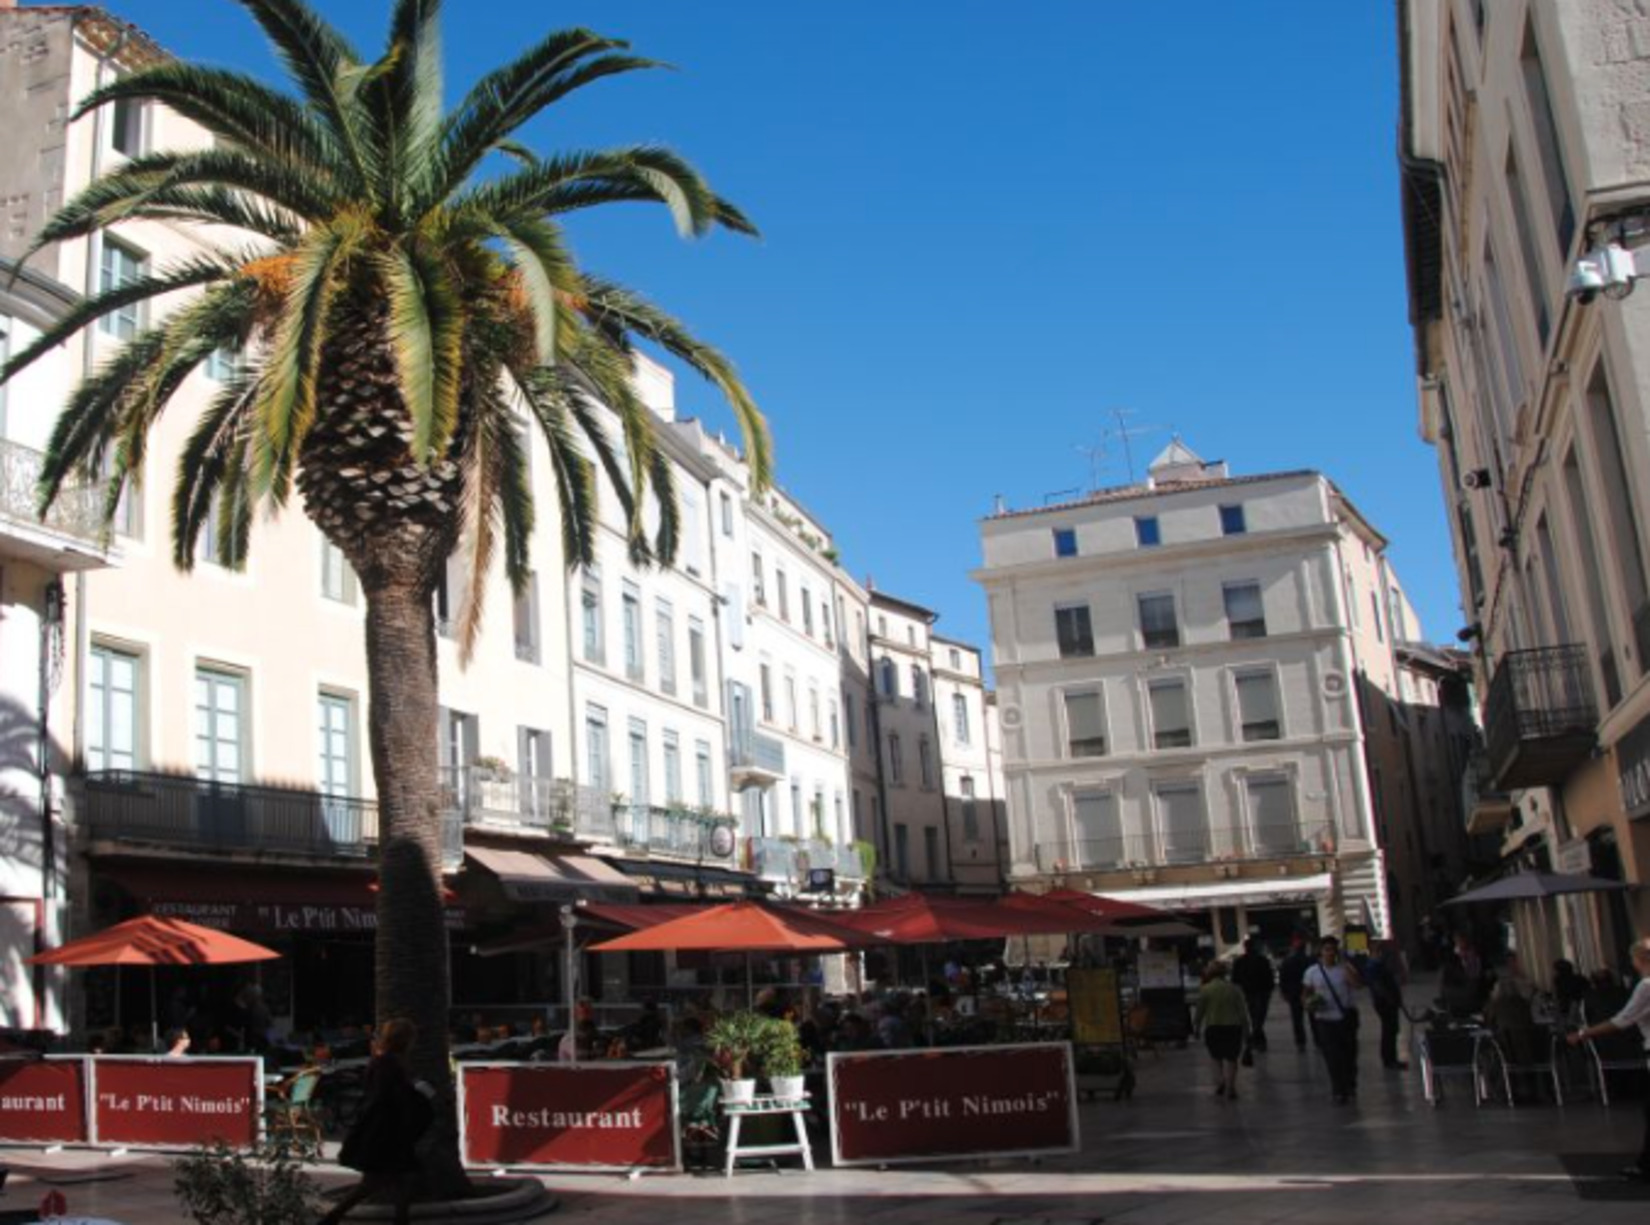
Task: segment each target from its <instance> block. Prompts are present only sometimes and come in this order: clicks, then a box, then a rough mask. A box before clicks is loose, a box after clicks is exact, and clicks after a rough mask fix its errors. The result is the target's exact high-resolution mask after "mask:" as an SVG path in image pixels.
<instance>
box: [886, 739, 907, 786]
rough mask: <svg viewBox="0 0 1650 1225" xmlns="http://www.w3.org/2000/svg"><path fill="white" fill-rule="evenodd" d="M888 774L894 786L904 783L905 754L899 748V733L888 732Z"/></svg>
mask: <svg viewBox="0 0 1650 1225" xmlns="http://www.w3.org/2000/svg"><path fill="white" fill-rule="evenodd" d="M888 776H889V778H891V779H892V780H893V783H894V786H896V787H900V786H904V784H905V754H904V753H903V752H901V750H900V743H899V733H898V732H889V733H888Z"/></svg>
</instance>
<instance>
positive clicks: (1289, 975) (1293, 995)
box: [1278, 936, 1312, 1051]
mask: <svg viewBox="0 0 1650 1225" xmlns="http://www.w3.org/2000/svg"><path fill="white" fill-rule="evenodd" d="M1311 968H1312V954H1310V953H1308V952H1307V951H1306V937H1305V936H1296V937H1295V938H1294V940H1292V941H1291V942H1290V944H1289V955H1288V956H1287V957H1285V958H1284V959H1283V962H1282V963H1281V964H1280V965H1279V966H1278V994H1279V995H1281V996H1283V1002H1284V1003H1286V1004H1288V1005H1289V1023H1290V1025H1291V1026H1293V1028H1294V1031H1295V1049H1296V1050H1298V1051H1304V1050H1305V1049H1306V1004H1305V1001H1304V999H1303V997H1302V990H1303V988H1302V980H1303V979H1305V977H1306V972H1307V971H1308V970H1309V969H1311Z"/></svg>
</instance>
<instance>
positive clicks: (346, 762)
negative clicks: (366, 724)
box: [316, 693, 364, 842]
mask: <svg viewBox="0 0 1650 1225" xmlns="http://www.w3.org/2000/svg"><path fill="white" fill-rule="evenodd" d="M316 717H317V721H318V724H319V726H318V727H317V729H316V730H317V733H318V745H319V748H320V768H319V770H318V772H317V774H316V784H317V789H318V790H319V791H320V792H321V794H322V795H323V796H327V797H340V796H352V795H354V794H355V791H356V785H355V703H354V702H353V701H351V700H350V699H349V698H347V697H345V696H343V695H342V694H336V693H323V694H321V695H320V696H319V698H318V699H317V701H316ZM321 821H322V823H323V824H324V825H325V826H326V831H327V837H329V838H331V839H332V840H333V841H335V842H359V841H360V840H361V835H362V833H363V832H364V831H363V830H362V829H361V821H360V810H359V809H358V808H357V807H356V806H355V805H353V804H349V803H339V802H338V800H337V799H336V798H330V799H323V800H322V801H321Z"/></svg>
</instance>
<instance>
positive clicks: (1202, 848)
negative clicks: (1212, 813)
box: [1152, 782, 1209, 864]
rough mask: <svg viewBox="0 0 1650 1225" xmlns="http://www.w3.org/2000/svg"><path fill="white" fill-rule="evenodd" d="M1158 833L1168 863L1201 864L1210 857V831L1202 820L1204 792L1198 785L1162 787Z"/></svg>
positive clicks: (1158, 793)
mask: <svg viewBox="0 0 1650 1225" xmlns="http://www.w3.org/2000/svg"><path fill="white" fill-rule="evenodd" d="M1152 793H1153V796H1154V798H1155V799H1156V800H1157V820H1158V831H1159V834H1160V836H1161V838H1162V840H1163V841H1162V845H1163V859H1164V862H1166V863H1171V864H1174V863H1202V862H1203V861H1204V860H1206V859H1208V857H1209V829H1208V824H1207V822H1206V821H1205V819H1204V816H1203V788H1202V787H1200V786H1199V785H1198V784H1197V783H1191V782H1186V783H1179V782H1177V783H1159V784H1157V786H1156V787H1154V788H1153V789H1152Z"/></svg>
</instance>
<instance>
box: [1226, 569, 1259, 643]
mask: <svg viewBox="0 0 1650 1225" xmlns="http://www.w3.org/2000/svg"><path fill="white" fill-rule="evenodd" d="M1222 594H1223V595H1224V597H1225V600H1226V628H1227V632H1228V633H1230V634H1231V636H1232V640H1233V641H1234V642H1236V641H1237V640H1239V639H1241V638H1264V637H1266V605H1265V603H1264V602H1263V601H1262V599H1261V594H1260V584H1259V583H1227V584H1226V586H1225V587H1224V589H1223V592H1222Z"/></svg>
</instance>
